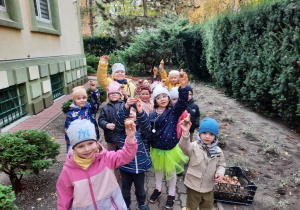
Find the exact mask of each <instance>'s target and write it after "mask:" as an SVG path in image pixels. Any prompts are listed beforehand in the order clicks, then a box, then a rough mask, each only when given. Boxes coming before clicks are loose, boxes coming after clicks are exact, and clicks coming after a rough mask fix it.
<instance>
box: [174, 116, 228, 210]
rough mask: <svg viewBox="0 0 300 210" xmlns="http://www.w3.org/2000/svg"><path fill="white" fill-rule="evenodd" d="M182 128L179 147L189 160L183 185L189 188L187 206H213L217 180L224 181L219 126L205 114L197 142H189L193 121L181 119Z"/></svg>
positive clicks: (193, 208) (193, 207)
mask: <svg viewBox="0 0 300 210" xmlns="http://www.w3.org/2000/svg"><path fill="white" fill-rule="evenodd" d="M180 126H181V128H182V130H183V133H182V136H181V139H180V142H179V147H180V148H181V149H182V151H183V152H184V154H186V155H187V156H189V158H190V162H189V166H188V169H187V173H186V176H185V180H184V184H185V185H186V187H187V198H186V207H187V209H191V210H196V209H197V208H198V206H199V209H201V210H202V209H207V210H208V209H212V208H213V202H214V193H213V188H214V185H215V182H221V181H222V179H223V176H224V173H225V166H226V164H225V158H224V154H223V152H222V150H221V149H220V147H218V146H217V144H218V132H219V131H218V129H219V125H218V123H217V121H216V120H215V119H212V118H209V117H206V118H204V120H203V121H202V122H201V125H200V128H199V136H198V141H195V142H192V143H191V142H190V138H189V135H190V133H189V130H190V128H191V123H187V124H186V123H185V122H184V121H181V122H180Z"/></svg>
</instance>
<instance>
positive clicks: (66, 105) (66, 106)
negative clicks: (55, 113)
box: [61, 86, 107, 114]
mask: <svg viewBox="0 0 300 210" xmlns="http://www.w3.org/2000/svg"><path fill="white" fill-rule="evenodd" d="M97 89H98V90H99V92H100V103H102V102H104V101H106V97H107V96H106V90H104V89H103V88H102V87H100V86H97ZM86 93H87V94H88V102H90V101H91V88H88V89H87V90H86ZM72 103H73V99H69V100H68V101H66V102H64V103H63V104H62V107H61V109H62V111H63V113H65V114H66V113H67V112H68V111H69V109H70V106H71V104H72Z"/></svg>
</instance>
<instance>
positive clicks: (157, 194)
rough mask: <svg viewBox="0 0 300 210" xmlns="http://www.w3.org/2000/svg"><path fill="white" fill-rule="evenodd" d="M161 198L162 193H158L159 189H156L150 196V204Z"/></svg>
mask: <svg viewBox="0 0 300 210" xmlns="http://www.w3.org/2000/svg"><path fill="white" fill-rule="evenodd" d="M160 196H161V192H159V191H158V189H155V190H154V191H153V193H152V195H151V196H150V203H155V202H156V201H157V200H158V198H159V197H160Z"/></svg>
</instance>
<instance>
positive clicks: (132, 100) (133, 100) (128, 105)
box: [125, 97, 138, 109]
mask: <svg viewBox="0 0 300 210" xmlns="http://www.w3.org/2000/svg"><path fill="white" fill-rule="evenodd" d="M137 100H138V99H137V98H131V97H130V98H128V99H127V102H126V104H125V107H126V109H129V107H130V106H131V105H132V104H135V103H136V102H137Z"/></svg>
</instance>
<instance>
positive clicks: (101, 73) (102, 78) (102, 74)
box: [97, 61, 135, 97]
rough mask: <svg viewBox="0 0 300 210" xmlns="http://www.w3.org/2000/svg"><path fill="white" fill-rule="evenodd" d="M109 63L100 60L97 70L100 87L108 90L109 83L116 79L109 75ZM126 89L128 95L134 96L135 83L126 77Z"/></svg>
mask: <svg viewBox="0 0 300 210" xmlns="http://www.w3.org/2000/svg"><path fill="white" fill-rule="evenodd" d="M107 65H108V63H101V62H100V61H99V65H98V70H97V80H98V84H99V85H100V87H102V88H103V89H105V90H106V88H107V87H108V85H109V84H110V83H111V82H112V81H114V79H113V78H111V77H107ZM124 86H125V90H126V93H127V95H128V96H130V97H134V90H135V85H134V84H133V83H132V82H131V79H126V84H124Z"/></svg>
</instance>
